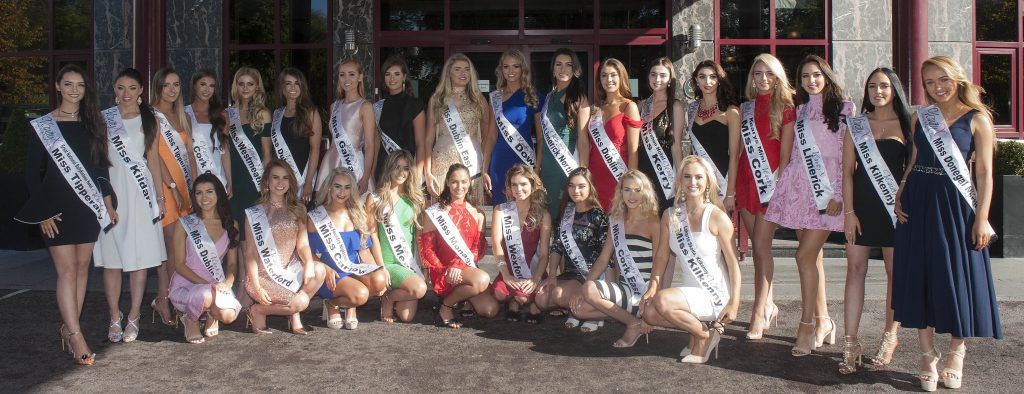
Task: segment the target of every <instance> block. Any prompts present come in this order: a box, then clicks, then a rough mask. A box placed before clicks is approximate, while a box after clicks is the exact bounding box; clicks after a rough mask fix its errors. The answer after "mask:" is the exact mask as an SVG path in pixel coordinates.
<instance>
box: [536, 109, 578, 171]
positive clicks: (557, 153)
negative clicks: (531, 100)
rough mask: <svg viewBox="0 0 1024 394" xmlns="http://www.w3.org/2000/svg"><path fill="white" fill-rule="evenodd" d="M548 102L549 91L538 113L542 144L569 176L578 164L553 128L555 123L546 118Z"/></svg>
mask: <svg viewBox="0 0 1024 394" xmlns="http://www.w3.org/2000/svg"><path fill="white" fill-rule="evenodd" d="M550 102H551V94H550V93H549V94H548V96H547V98H546V99H545V100H544V109H543V110H541V115H540V128H541V132H542V133H541V134H542V135H543V137H544V145H546V146H547V147H548V149H550V150H551V156H552V157H554V158H555V161H556V162H557V163H558V167H559V168H561V169H562V172H564V173H565V175H566V176H569V173H570V172H572V170H575V169H576V168H578V167H579V166H580V164H579V162H577V161H576V155H574V154H573V153H572V151H570V150H569V147H568V146H566V145H565V142H564V141H562V136H560V135H558V131H557V130H555V125H554V124H553V123H551V119H548V103H550Z"/></svg>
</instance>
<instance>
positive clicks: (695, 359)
mask: <svg viewBox="0 0 1024 394" xmlns="http://www.w3.org/2000/svg"><path fill="white" fill-rule="evenodd" d="M707 329H708V330H709V331H711V337H709V338H708V348H707V349H705V350H704V355H703V356H694V355H693V354H688V355H686V357H683V359H682V360H679V362H681V363H687V364H704V363H706V362H708V360H710V359H711V351H712V350H714V351H715V360H717V359H718V344H720V343H721V341H722V331H721V330H723V328H722V327H721V326H719V325H717V324H715V323H712V324H710V325H708V327H707Z"/></svg>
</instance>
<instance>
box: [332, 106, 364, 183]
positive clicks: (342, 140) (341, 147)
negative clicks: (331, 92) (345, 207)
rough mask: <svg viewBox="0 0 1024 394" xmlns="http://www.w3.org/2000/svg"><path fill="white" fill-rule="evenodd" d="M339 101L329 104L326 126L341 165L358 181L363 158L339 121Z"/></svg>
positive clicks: (360, 177) (361, 174)
mask: <svg viewBox="0 0 1024 394" xmlns="http://www.w3.org/2000/svg"><path fill="white" fill-rule="evenodd" d="M341 103H342V102H341V100H338V101H335V102H334V104H332V105H331V122H330V125H329V127H328V128H329V129H331V136H332V137H334V147H335V148H336V149H337V150H338V157H339V158H340V159H341V165H342V166H344V167H345V168H348V169H350V170H352V172H353V173H355V174H356V181H357V182H358V181H359V180H360V179H362V177H363V158H362V157H360V156H359V154H358V151H357V150H356V146H355V144H353V143H352V140H351V139H349V138H348V131H346V130H345V125H343V124H342V123H341V113H340V110H341ZM357 116H358V115H357Z"/></svg>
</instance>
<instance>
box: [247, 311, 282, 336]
mask: <svg viewBox="0 0 1024 394" xmlns="http://www.w3.org/2000/svg"><path fill="white" fill-rule="evenodd" d="M242 312H245V328H249V327H252V333H253V334H273V333H274V332H273V331H270V330H268V329H267V326H266V324H267V323H266V322H264V323H263V324H264V326H263V327H262V328H261V327H256V323H253V322H252V308H246V309H245V310H244V311H242Z"/></svg>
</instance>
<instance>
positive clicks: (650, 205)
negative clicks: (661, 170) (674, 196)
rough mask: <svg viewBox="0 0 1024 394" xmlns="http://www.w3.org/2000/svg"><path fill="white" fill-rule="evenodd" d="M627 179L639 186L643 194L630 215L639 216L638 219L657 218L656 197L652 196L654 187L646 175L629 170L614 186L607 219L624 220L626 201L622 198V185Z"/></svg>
mask: <svg viewBox="0 0 1024 394" xmlns="http://www.w3.org/2000/svg"><path fill="white" fill-rule="evenodd" d="M627 179H632V180H634V181H636V182H637V183H639V184H640V193H641V194H643V198H642V200H641V201H640V206H638V207H637V208H636V209H635V210H634V211H633V212H631V214H632V215H640V218H657V217H658V197H656V196H655V195H654V185H653V184H652V183H651V180H650V179H648V178H647V175H645V174H644V173H642V172H640V171H639V170H629V171H626V173H625V174H623V175H622V178H619V183H618V184H617V185H615V198H614V199H612V208H611V209H610V210H609V211H610V213H609V214H608V217H609V218H613V217H614V218H623V219H625V218H626V212H627V208H626V199H625V198H624V197H622V185H624V184H625V183H626V180H627Z"/></svg>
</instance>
